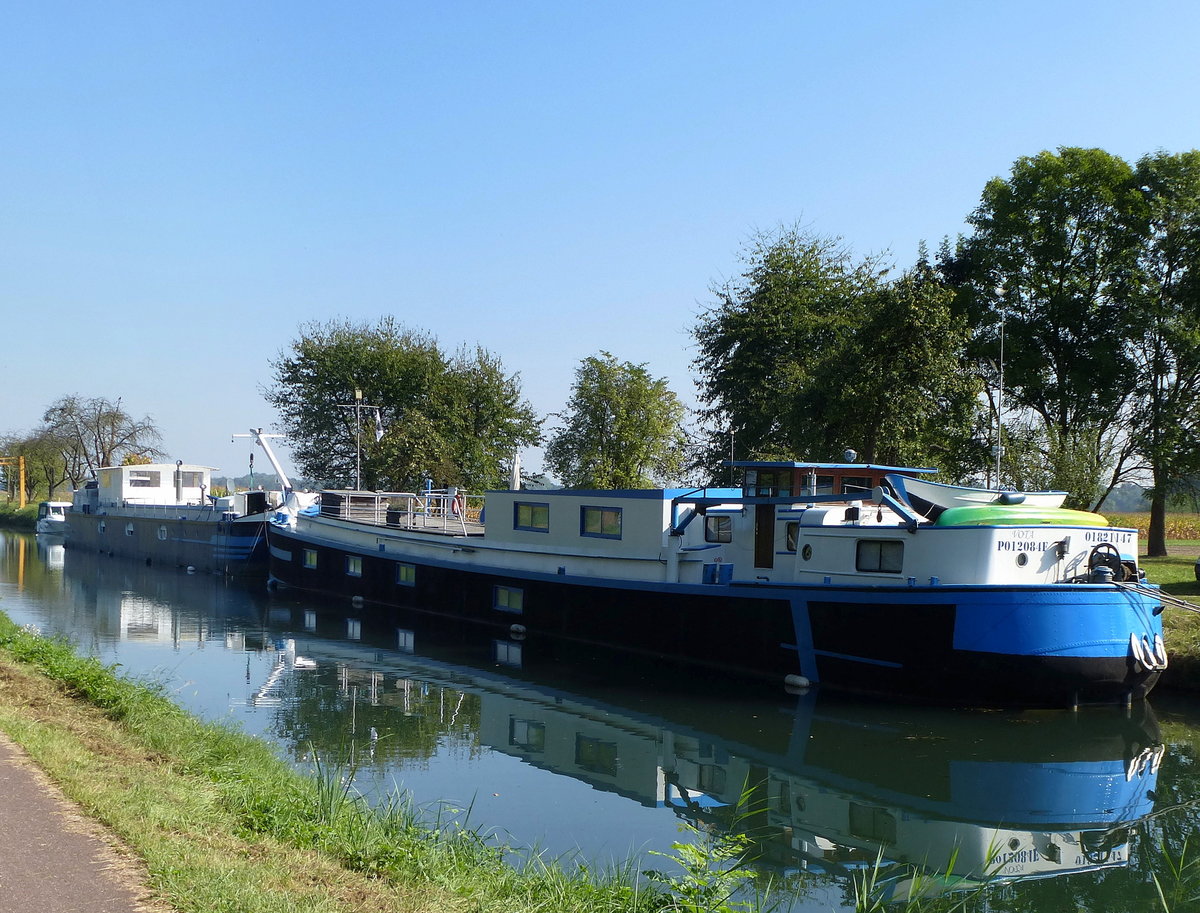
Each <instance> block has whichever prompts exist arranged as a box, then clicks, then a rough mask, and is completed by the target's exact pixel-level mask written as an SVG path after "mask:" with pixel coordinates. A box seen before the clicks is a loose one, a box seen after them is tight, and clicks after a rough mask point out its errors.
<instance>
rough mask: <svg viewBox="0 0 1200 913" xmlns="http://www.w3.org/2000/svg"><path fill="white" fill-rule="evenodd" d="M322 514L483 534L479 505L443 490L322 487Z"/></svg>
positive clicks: (434, 531) (422, 530)
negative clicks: (417, 492) (324, 489)
mask: <svg viewBox="0 0 1200 913" xmlns="http://www.w3.org/2000/svg"><path fill="white" fill-rule="evenodd" d="M320 512H321V516H323V517H333V518H335V519H339V520H353V521H354V522H356V523H366V524H369V525H371V526H380V527H384V528H386V529H402V530H409V531H412V532H420V533H431V534H436V535H441V536H482V535H483V533H484V524H483V520H482V515H483V511H482V505H480V506H478V507H477V506H474V505H472V504H471V503H470V502H469V500H468V499H466V498H465V497H461V496H459V497H456V495H455V494H453V493H450V492H446V491H431V492H423V493H421V494H414V493H412V492H403V491H402V492H386V491H324V492H322V493H321V502H320Z"/></svg>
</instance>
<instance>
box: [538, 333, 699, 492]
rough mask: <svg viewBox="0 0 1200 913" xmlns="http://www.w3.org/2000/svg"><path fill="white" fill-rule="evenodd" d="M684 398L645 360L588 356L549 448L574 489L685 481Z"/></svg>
mask: <svg viewBox="0 0 1200 913" xmlns="http://www.w3.org/2000/svg"><path fill="white" fill-rule="evenodd" d="M683 417H684V408H683V404H682V403H681V402H680V401H679V398H678V397H677V396H676V395H675V394H674V393H673V392H672V391H671V389H670V387H668V386H667V382H666V380H665V379H664V378H655V377H653V376H651V374H650V372H649V371H647V370H646V366H645V365H635V364H633V363H631V362H619V361H617V359H616V357H615V356H613V355H612V354H610V353H608V352H601V353H600V354H599V355H592V356H589V357H588V358H585V359H584V360H583V362H582V363H581V364H580V366H579V368H578V369H576V371H575V382H574V384H572V386H571V396H570V399H569V400H568V401H567V405H566V409H565V411H564V412H563V413H562V414H561V415H559V416H558V418H559V419H560V421H561V422H562V424H561V425H559V426H558V427H556V428H555V429H554V430H553V431H552V432H551V436H550V442H549V444H548V445H547V447H546V465H547V467H549V469H550V471H551V472H552V473H554V474H555V475H556V476H558V478H559V479H560V480H561V481H562V483H563V484H564V485H566V486H568V487H571V488H650V487H654V486H655V485H659V484H666V483H667V482H672V481H678V480H679V477H680V473H681V472H682V471H683V466H684V462H685V453H686V447H687V441H686V438H685V437H684V434H683V430H682V422H683Z"/></svg>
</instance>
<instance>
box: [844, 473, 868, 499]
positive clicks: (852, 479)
mask: <svg viewBox="0 0 1200 913" xmlns="http://www.w3.org/2000/svg"><path fill="white" fill-rule="evenodd" d="M872 487H873V486H872V485H871V477H870V476H842V490H841V494H844V495H863V496H866V495H868V494H870V493H871V488H872Z"/></svg>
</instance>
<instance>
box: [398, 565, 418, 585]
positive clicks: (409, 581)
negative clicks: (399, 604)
mask: <svg viewBox="0 0 1200 913" xmlns="http://www.w3.org/2000/svg"><path fill="white" fill-rule="evenodd" d="M396 583H398V584H399V585H400V586H416V585H417V566H416V565H415V564H405V563H404V562H402V561H398V562H397V563H396Z"/></svg>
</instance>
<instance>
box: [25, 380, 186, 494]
mask: <svg viewBox="0 0 1200 913" xmlns="http://www.w3.org/2000/svg"><path fill="white" fill-rule="evenodd" d="M35 436H36V437H37V438H39V439H40V440H42V441H45V442H51V443H52V444H53V445H54V446H55V447H57V448H58V449H59V452H60V454H61V456H62V462H63V465H62V471H63V473H64V474H65V475H66V478H67V479H68V480H69V481H70V483H71V485H73V486H78V485H79V484H80V483H82V482H83V481H84V480H86V479H89V478H91V477H92V476H93V475H95V473H96V470H97V469H100V468H101V467H104V466H116V465H118V464H120V463H121V461H122V460H124V459H125V458H126V457H129V456H145V457H151V458H158V457H160V456H161V455H162V451H161V450H160V449H159V446H158V445H159V442H160V441H161V440H162V435H161V434H160V433H159V430H158V426H157V425H155V423H154V420H153V419H151V418H150V417H149V416H145V417H143V418H140V419H135V418H134V417H133V416H131V415H130V414H129V413H127V412H126V411H125V409H124V408H123V407H122V405H121V400H120V399H117V400H116V401H115V402H113V401H111V400H108V399H105V398H103V397H98V396H94V397H83V396H79V395H78V394H75V395H71V396H64V397H61V398H60V399H58V400H55V401H54V402H53V403H51V404H50V405H49V406H48V407H47V408H46V411H45V412H44V413H43V415H42V426H41V428H40V429H39V430H38V431H37V433H36V435H35Z"/></svg>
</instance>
